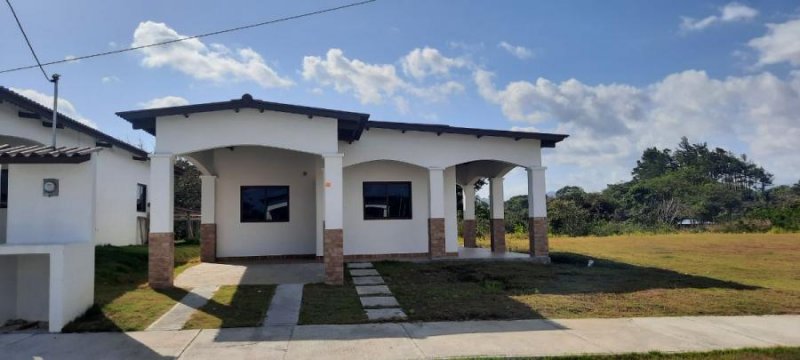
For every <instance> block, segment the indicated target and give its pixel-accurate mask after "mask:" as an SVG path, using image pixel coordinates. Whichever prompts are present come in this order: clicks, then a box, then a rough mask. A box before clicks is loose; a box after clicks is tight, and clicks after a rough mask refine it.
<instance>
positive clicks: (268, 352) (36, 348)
mask: <svg viewBox="0 0 800 360" xmlns="http://www.w3.org/2000/svg"><path fill="white" fill-rule="evenodd" d="M778 345H783V346H800V316H796V315H777V316H733V317H715V316H708V317H672V318H632V319H575V320H517V321H469V322H433V323H380V324H363V325H314V326H266V327H264V328H238V329H221V330H216V329H215V330H180V331H147V332H131V333H88V334H37V335H32V334H8V335H0V354H2V357H3V358H4V359H31V358H33V357H34V356H38V357H40V358H42V359H87V358H103V359H134V358H135V359H164V358H180V359H225V358H231V359H233V358H244V359H247V358H268V359H311V358H334V359H337V358H338V359H376V358H381V359H422V358H440V357H454V356H477V355H490V356H546V355H568V354H584V353H598V354H599V353H605V354H608V353H627V352H648V351H664V352H676V351H678V352H682V351H707V350H715V349H728V348H742V347H771V346H778Z"/></svg>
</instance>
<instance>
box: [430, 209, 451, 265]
mask: <svg viewBox="0 0 800 360" xmlns="http://www.w3.org/2000/svg"><path fill="white" fill-rule="evenodd" d="M428 255H429V256H430V257H431V258H439V257H443V256H445V255H447V254H446V253H445V248H444V219H443V218H429V219H428Z"/></svg>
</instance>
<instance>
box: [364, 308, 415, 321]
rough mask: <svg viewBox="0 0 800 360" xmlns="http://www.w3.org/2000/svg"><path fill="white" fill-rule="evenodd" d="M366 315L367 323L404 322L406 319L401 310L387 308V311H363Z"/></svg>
mask: <svg viewBox="0 0 800 360" xmlns="http://www.w3.org/2000/svg"><path fill="white" fill-rule="evenodd" d="M364 311H365V312H366V313H367V319H369V321H382V320H405V319H408V316H406V313H404V312H403V309H401V308H388V309H364Z"/></svg>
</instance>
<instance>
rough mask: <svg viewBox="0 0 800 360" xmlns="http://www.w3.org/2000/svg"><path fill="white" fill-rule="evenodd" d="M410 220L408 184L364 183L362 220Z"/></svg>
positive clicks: (409, 184) (409, 185)
mask: <svg viewBox="0 0 800 360" xmlns="http://www.w3.org/2000/svg"><path fill="white" fill-rule="evenodd" d="M376 219H411V183H410V182H407V181H406V182H397V181H393V182H365V183H364V220H376Z"/></svg>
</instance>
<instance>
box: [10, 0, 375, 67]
mask: <svg viewBox="0 0 800 360" xmlns="http://www.w3.org/2000/svg"><path fill="white" fill-rule="evenodd" d="M8 1H9V0H6V2H8ZM375 1H378V0H365V1H360V2H355V3H350V4H347V5H342V6H337V7H332V8H327V9H322V10H317V11H312V12H307V13H303V14H299V15H293V16H288V17H283V18H278V19H274V20H268V21H263V22H260V23H256V24H250V25H243V26H238V27H234V28H228V29H224V30H219V31H213V32H208V33H204V34H199V35H193V36H186V37H182V38H178V39H173V40H168V41H163V42H157V43H152V44H146V45H139V46H134V47H129V48H125V49H119V50H112V51H105V52H100V53H95V54H91V55H83V56H78V57H71V58H69V59H63V60H57V61H50V62H46V63H44V64H41V63H39V59H36V62H37V64H38V65H29V66H21V67H18V68H13V69H6V70H2V71H0V74H4V73H9V72H12V71H19V70H27V69H32V68H35V67H37V66H39V67H40V68H41V67H42V66H48V65H55V64H61V63H65V62H70V61H76V60H84V59H91V58H95V57H100V56H106V55H114V54H120V53H124V52H128V51H134V50H140V49H145V48H149V47H154V46H161V45H169V44H174V43H177V42H181V41H186V40H191V39H199V38H204V37H208V36H213V35H219V34H224V33H229V32H233V31H239V30H246V29H251V28H255V27H259V26H264V25H271V24H275V23H280V22H285V21H289V20H296V19H300V18H304V17H309V16H314V15H320V14H324V13H329V12H333V11H337V10H343V9H347V8H351V7H356V6H361V5H366V4H368V3H372V2H375ZM9 6H11V3H9ZM12 12H13V9H12ZM14 16H15V17H16V14H15V15H14ZM20 29H22V28H21V27H20ZM23 34H24V32H23ZM25 39H26V40H27V39H28V37H27V36H26V37H25ZM28 46H30V42H29V43H28ZM31 51H33V48H32V47H31ZM33 56H34V57H36V54H35V53H34V54H33ZM42 72H44V69H42ZM46 76H47V75H46V74H45V77H46ZM48 80H49V79H48Z"/></svg>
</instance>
